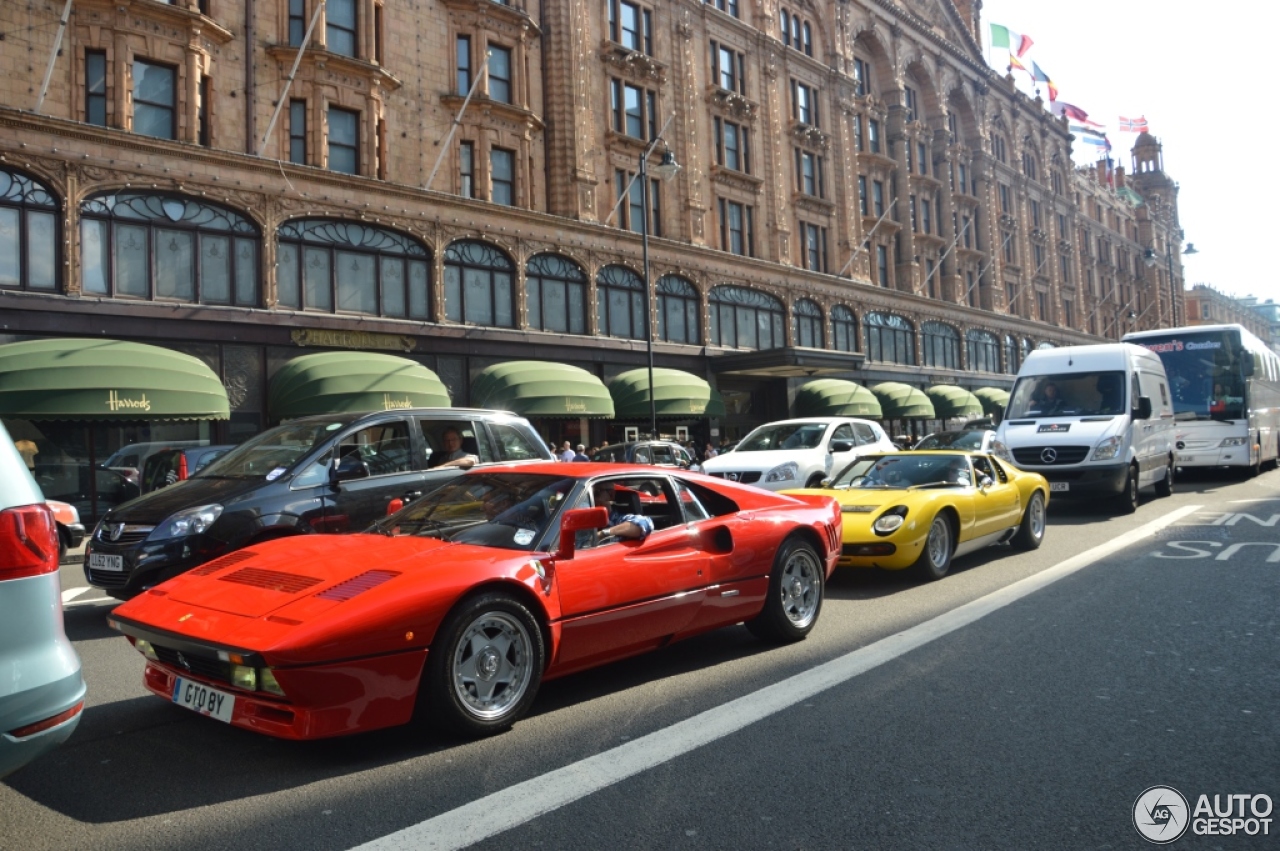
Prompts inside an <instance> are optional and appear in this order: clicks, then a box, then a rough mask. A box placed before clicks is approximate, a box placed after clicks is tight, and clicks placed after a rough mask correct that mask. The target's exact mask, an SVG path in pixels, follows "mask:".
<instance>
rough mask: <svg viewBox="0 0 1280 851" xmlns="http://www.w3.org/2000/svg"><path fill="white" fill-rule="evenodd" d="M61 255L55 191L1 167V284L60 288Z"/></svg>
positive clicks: (32, 287)
mask: <svg viewBox="0 0 1280 851" xmlns="http://www.w3.org/2000/svg"><path fill="white" fill-rule="evenodd" d="M61 257H62V252H61V251H60V250H59V249H58V202H57V200H55V199H54V197H53V193H52V192H50V191H49V189H48V187H46V186H44V185H43V184H40V183H37V182H36V181H34V180H32V179H31V178H29V177H26V176H25V175H22V174H18V173H17V172H14V171H9V170H8V169H3V168H0V287H16V288H18V289H24V290H41V291H46V292H48V291H52V290H56V289H57V288H58V267H59V266H61V265H62V264H61V263H60V262H59V260H60V258H61Z"/></svg>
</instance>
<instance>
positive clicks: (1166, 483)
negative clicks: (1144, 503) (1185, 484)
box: [1156, 458, 1173, 497]
mask: <svg viewBox="0 0 1280 851" xmlns="http://www.w3.org/2000/svg"><path fill="white" fill-rule="evenodd" d="M1156 496H1159V497H1165V496H1173V458H1170V459H1169V466H1168V467H1167V468H1166V469H1165V471H1164V478H1163V479H1161V480H1160V481H1158V482H1156Z"/></svg>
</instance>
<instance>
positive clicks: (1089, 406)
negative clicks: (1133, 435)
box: [1008, 370, 1128, 419]
mask: <svg viewBox="0 0 1280 851" xmlns="http://www.w3.org/2000/svg"><path fill="white" fill-rule="evenodd" d="M1127 410H1128V408H1127V407H1126V406H1125V383H1124V373H1123V372H1121V371H1119V370H1116V371H1110V372H1066V373H1061V374H1059V375H1025V376H1023V377H1022V378H1019V379H1018V383H1017V384H1015V385H1014V386H1013V393H1012V395H1010V397H1009V412H1008V418H1009V419H1025V418H1028V417H1079V416H1115V415H1119V414H1123V413H1124V412H1125V411H1127Z"/></svg>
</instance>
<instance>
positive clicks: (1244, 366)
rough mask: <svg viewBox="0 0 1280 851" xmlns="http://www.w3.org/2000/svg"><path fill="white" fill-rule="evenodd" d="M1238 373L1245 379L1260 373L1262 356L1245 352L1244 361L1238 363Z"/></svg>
mask: <svg viewBox="0 0 1280 851" xmlns="http://www.w3.org/2000/svg"><path fill="white" fill-rule="evenodd" d="M1240 371H1241V372H1242V373H1244V375H1245V377H1248V376H1250V375H1253V374H1254V373H1258V372H1262V356H1261V355H1258V354H1255V353H1253V352H1247V353H1246V354H1245V357H1244V360H1242V361H1241V362H1240Z"/></svg>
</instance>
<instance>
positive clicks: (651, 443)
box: [591, 440, 698, 470]
mask: <svg viewBox="0 0 1280 851" xmlns="http://www.w3.org/2000/svg"><path fill="white" fill-rule="evenodd" d="M591 460H592V461H605V462H613V463H616V464H652V465H654V466H655V467H679V468H681V469H682V470H688V469H692V468H695V467H697V466H698V461H697V459H696V458H694V457H693V456H692V455H691V454H689V450H688V449H685V448H684V447H683V446H681V445H680V444H678V443H673V442H672V441H669V440H641V441H637V442H634V443H611V444H609V445H608V446H601V447H600V448H599V449H597V450H596V451H595V452H594V453H592V455H591Z"/></svg>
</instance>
